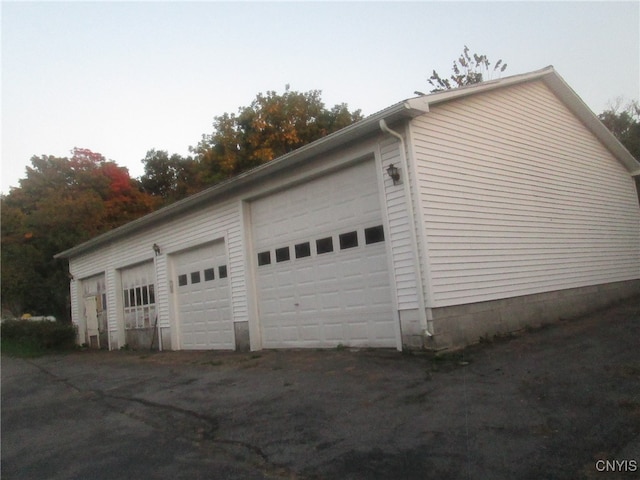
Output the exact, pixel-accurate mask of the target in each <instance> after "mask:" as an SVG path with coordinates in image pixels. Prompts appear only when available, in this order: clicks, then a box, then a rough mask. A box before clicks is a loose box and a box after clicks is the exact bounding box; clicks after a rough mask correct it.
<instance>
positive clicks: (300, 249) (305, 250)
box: [295, 242, 311, 258]
mask: <svg viewBox="0 0 640 480" xmlns="http://www.w3.org/2000/svg"><path fill="white" fill-rule="evenodd" d="M295 250H296V258H304V257H310V256H311V244H310V243H309V242H304V243H298V244H297V245H296V247H295Z"/></svg>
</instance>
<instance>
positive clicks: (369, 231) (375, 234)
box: [364, 225, 384, 245]
mask: <svg viewBox="0 0 640 480" xmlns="http://www.w3.org/2000/svg"><path fill="white" fill-rule="evenodd" d="M364 241H365V243H366V244H367V245H371V244H372V243H378V242H384V229H383V228H382V225H377V226H375V227H369V228H365V229H364Z"/></svg>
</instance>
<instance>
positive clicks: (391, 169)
mask: <svg viewBox="0 0 640 480" xmlns="http://www.w3.org/2000/svg"><path fill="white" fill-rule="evenodd" d="M387 174H388V175H389V176H390V177H391V180H393V184H394V185H398V184H399V183H400V171H399V170H398V169H397V168H396V166H395V165H394V164H393V163H392V164H391V165H389V166H388V167H387Z"/></svg>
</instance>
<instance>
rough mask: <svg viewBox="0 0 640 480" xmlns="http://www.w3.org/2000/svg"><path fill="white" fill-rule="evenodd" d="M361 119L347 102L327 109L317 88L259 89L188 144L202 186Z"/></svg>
mask: <svg viewBox="0 0 640 480" xmlns="http://www.w3.org/2000/svg"><path fill="white" fill-rule="evenodd" d="M361 118H362V115H361V112H360V110H356V111H354V112H351V111H349V108H348V106H347V105H346V104H339V105H335V106H334V107H333V108H331V109H327V108H326V107H325V105H324V103H323V102H322V99H321V92H320V91H319V90H312V91H309V92H306V93H302V92H296V91H292V90H290V89H289V86H288V85H287V87H286V88H285V92H284V93H283V94H278V93H276V92H275V91H268V92H267V93H266V94H262V93H259V94H258V95H257V96H256V98H255V99H254V100H253V102H251V104H250V105H249V106H247V107H241V108H239V109H238V114H229V113H225V114H223V115H220V116H217V117H215V118H214V122H213V127H214V130H213V132H212V133H211V134H209V135H203V136H202V140H201V141H200V142H199V143H198V145H197V146H196V147H192V152H193V153H195V155H196V159H197V161H198V162H199V170H200V177H199V179H200V181H201V182H202V183H203V184H205V185H208V184H212V183H216V182H220V181H222V180H224V179H227V178H229V177H232V176H234V175H237V174H239V173H242V172H244V171H247V170H249V169H251V168H254V167H256V166H258V165H262V164H263V163H266V162H269V161H271V160H273V159H274V158H277V157H279V156H281V155H284V154H286V153H288V152H291V151H293V150H295V149H297V148H300V147H301V146H303V145H306V144H308V143H310V142H313V141H314V140H317V139H319V138H322V137H323V136H325V135H328V134H329V133H332V132H335V131H336V130H339V129H341V128H344V127H346V126H348V125H350V124H352V123H353V122H355V121H357V120H360V119H361Z"/></svg>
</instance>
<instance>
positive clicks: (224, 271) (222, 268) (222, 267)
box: [218, 265, 227, 278]
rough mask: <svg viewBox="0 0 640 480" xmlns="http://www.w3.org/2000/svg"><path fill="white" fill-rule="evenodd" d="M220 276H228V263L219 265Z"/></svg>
mask: <svg viewBox="0 0 640 480" xmlns="http://www.w3.org/2000/svg"><path fill="white" fill-rule="evenodd" d="M218 277H220V278H227V266H226V265H220V266H219V267H218Z"/></svg>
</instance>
